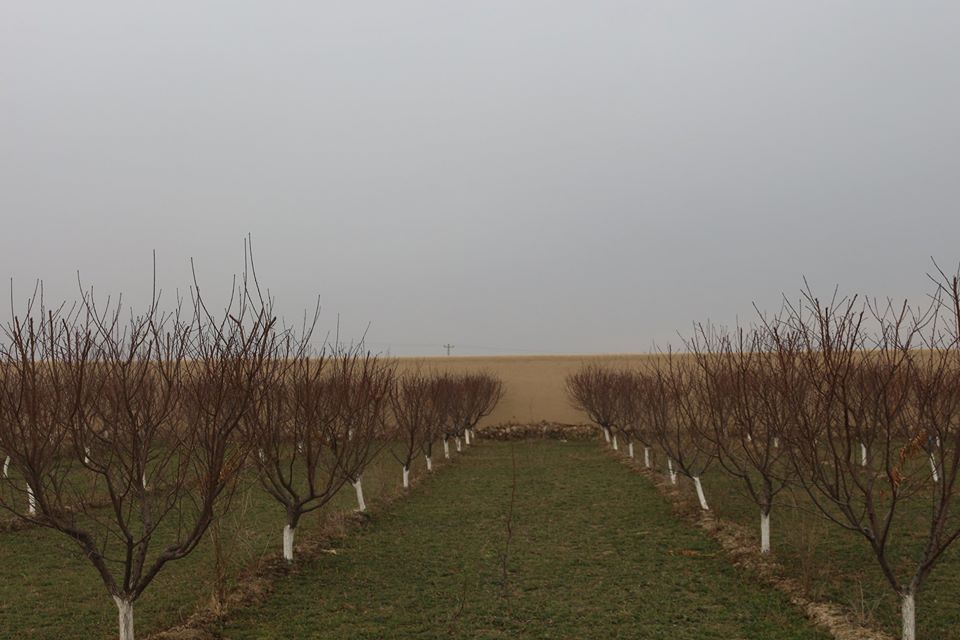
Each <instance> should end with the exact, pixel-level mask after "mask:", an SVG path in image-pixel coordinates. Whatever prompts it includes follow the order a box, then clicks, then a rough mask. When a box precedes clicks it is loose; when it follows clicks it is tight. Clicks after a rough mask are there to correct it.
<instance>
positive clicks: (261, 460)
mask: <svg viewBox="0 0 960 640" xmlns="http://www.w3.org/2000/svg"><path fill="white" fill-rule="evenodd" d="M257 457H258V458H260V462H263V461H264V460H265V459H266V456H264V455H263V449H257Z"/></svg>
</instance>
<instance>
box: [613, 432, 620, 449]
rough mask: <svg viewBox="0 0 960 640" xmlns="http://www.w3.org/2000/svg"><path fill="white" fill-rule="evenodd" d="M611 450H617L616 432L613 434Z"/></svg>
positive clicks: (618, 447)
mask: <svg viewBox="0 0 960 640" xmlns="http://www.w3.org/2000/svg"><path fill="white" fill-rule="evenodd" d="M613 450H614V451H619V450H620V445H618V444H617V434H613Z"/></svg>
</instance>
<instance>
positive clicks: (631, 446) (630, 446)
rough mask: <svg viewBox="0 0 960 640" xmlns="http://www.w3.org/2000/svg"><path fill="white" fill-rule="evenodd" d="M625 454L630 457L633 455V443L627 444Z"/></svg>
mask: <svg viewBox="0 0 960 640" xmlns="http://www.w3.org/2000/svg"><path fill="white" fill-rule="evenodd" d="M627 454H628V455H629V456H630V457H631V458H632V457H633V443H632V442H631V443H630V444H628V445H627Z"/></svg>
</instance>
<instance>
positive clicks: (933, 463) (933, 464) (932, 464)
mask: <svg viewBox="0 0 960 640" xmlns="http://www.w3.org/2000/svg"><path fill="white" fill-rule="evenodd" d="M928 457H929V458H930V475H932V476H933V481H934V482H940V472H939V471H937V461H936V460H935V459H934V457H933V454H932V453H931V454H928Z"/></svg>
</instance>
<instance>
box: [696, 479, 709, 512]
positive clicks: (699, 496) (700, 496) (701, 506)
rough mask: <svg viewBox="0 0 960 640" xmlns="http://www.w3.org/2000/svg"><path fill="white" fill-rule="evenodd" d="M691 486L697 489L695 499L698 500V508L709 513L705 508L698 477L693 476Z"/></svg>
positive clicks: (705, 502)
mask: <svg viewBox="0 0 960 640" xmlns="http://www.w3.org/2000/svg"><path fill="white" fill-rule="evenodd" d="M693 486H695V487H696V488H697V498H699V500H700V508H701V509H703V510H704V511H710V507H708V506H707V497H706V496H705V495H703V485H702V484H701V483H700V476H693Z"/></svg>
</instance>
